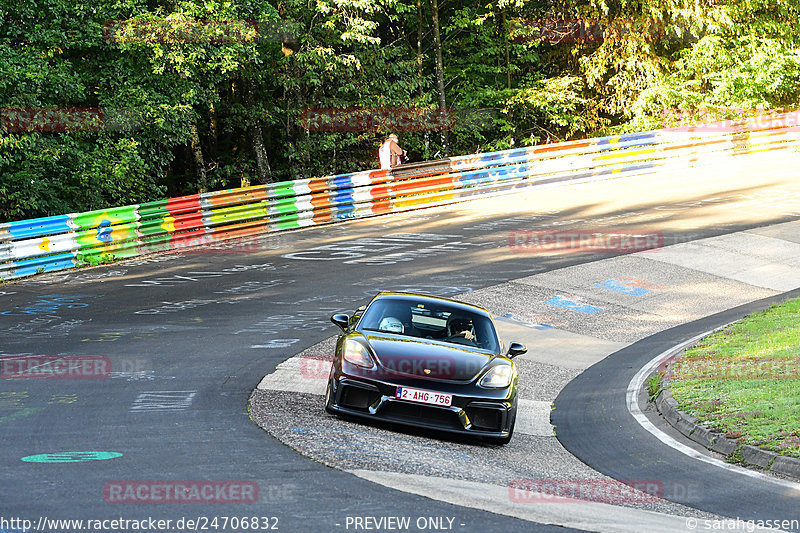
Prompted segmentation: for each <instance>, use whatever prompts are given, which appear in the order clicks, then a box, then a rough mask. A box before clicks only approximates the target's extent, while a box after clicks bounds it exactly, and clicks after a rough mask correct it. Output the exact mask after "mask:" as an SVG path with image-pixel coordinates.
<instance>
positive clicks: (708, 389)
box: [667, 298, 800, 458]
mask: <svg viewBox="0 0 800 533" xmlns="http://www.w3.org/2000/svg"><path fill="white" fill-rule="evenodd" d="M667 377H668V379H669V380H670V388H671V390H672V396H673V397H674V398H675V400H677V402H678V406H679V408H680V409H681V410H682V411H685V412H687V413H690V414H692V415H694V416H696V417H697V418H698V419H699V420H700V422H701V423H703V424H705V425H708V426H709V427H712V428H715V429H717V430H719V431H721V432H722V433H724V434H725V435H726V436H727V437H729V438H734V439H739V440H740V441H741V442H743V443H745V444H751V445H753V446H760V447H762V448H765V449H768V450H772V451H775V452H778V453H781V454H783V455H789V456H793V457H798V458H800V298H799V299H795V300H790V301H788V302H786V303H785V304H783V305H780V306H773V307H771V308H769V309H767V310H765V311H761V312H758V313H754V314H752V315H749V316H747V317H745V318H744V319H743V320H741V321H740V322H737V323H735V324H732V325H730V326H729V327H727V328H725V329H724V330H721V331H718V332H716V333H714V334H712V335H709V336H708V337H706V338H704V339H703V340H701V341H700V342H699V343H698V344H697V345H696V346H694V347H692V348H690V349H688V350H687V351H686V352H685V354H684V355H683V357H681V358H680V359H678V360H677V361H674V362H673V364H671V365H670V367H669V368H668V372H667Z"/></svg>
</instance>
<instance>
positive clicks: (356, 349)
mask: <svg viewBox="0 0 800 533" xmlns="http://www.w3.org/2000/svg"><path fill="white" fill-rule="evenodd" d="M344 360H345V361H347V362H348V363H351V364H354V365H356V366H361V367H364V368H373V367H374V366H375V361H373V360H372V356H371V355H370V354H369V350H367V347H366V346H364V345H363V344H361V343H360V342H357V341H354V340H351V339H347V341H345V343H344Z"/></svg>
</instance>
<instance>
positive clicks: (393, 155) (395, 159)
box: [378, 133, 406, 169]
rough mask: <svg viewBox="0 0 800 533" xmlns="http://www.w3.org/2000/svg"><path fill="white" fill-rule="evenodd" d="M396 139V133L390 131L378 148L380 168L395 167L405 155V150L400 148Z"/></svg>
mask: <svg viewBox="0 0 800 533" xmlns="http://www.w3.org/2000/svg"><path fill="white" fill-rule="evenodd" d="M397 141H398V139H397V135H395V134H394V133H392V134H391V135H389V136H388V137H387V138H386V140H385V141H383V144H382V145H381V147H380V148H379V149H378V158H379V159H380V160H381V168H382V169H389V168H392V167H396V166H397V165H400V164H401V163H402V158H403V157H405V155H406V151H405V150H403V149H402V148H400V145H399V144H397Z"/></svg>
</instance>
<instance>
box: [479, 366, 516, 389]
mask: <svg viewBox="0 0 800 533" xmlns="http://www.w3.org/2000/svg"><path fill="white" fill-rule="evenodd" d="M513 378H514V369H513V368H512V367H511V365H497V366H495V367H493V368H492V369H491V370H489V371H488V372H487V373H486V374H485V375H484V376H483V378H482V379H481V382H480V386H481V387H489V388H493V389H498V388H501V387H508V386H509V385H510V384H511V380H512V379H513Z"/></svg>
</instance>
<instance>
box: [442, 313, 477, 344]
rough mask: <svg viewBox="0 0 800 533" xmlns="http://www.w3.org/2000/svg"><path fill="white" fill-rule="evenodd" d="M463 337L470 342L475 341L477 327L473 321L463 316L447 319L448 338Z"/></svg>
mask: <svg viewBox="0 0 800 533" xmlns="http://www.w3.org/2000/svg"><path fill="white" fill-rule="evenodd" d="M459 335H463V336H464V338H465V339H467V340H468V341H472V340H475V327H474V326H473V324H472V320H470V319H469V318H466V317H462V316H451V317H450V318H448V319H447V336H448V337H456V336H459Z"/></svg>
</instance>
